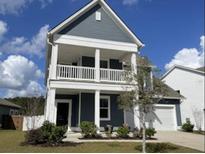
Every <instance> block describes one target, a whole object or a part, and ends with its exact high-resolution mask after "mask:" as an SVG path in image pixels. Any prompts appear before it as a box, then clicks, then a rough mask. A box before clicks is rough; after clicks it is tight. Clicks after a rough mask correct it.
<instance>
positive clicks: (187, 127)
mask: <svg viewBox="0 0 205 154" xmlns="http://www.w3.org/2000/svg"><path fill="white" fill-rule="evenodd" d="M193 128H194V125H193V124H191V122H190V121H189V120H187V122H186V123H184V124H183V125H182V130H183V131H185V132H193Z"/></svg>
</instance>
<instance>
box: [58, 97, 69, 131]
mask: <svg viewBox="0 0 205 154" xmlns="http://www.w3.org/2000/svg"><path fill="white" fill-rule="evenodd" d="M58 103H68V104H69V111H68V127H69V128H68V130H69V129H70V127H71V119H72V100H71V99H56V101H55V104H56V107H57V109H58ZM55 122H56V123H57V113H56V117H55Z"/></svg>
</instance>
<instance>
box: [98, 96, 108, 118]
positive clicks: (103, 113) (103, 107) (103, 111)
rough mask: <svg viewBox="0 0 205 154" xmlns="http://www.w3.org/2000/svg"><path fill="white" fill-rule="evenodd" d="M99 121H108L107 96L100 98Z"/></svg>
mask: <svg viewBox="0 0 205 154" xmlns="http://www.w3.org/2000/svg"><path fill="white" fill-rule="evenodd" d="M100 120H104V121H109V120H110V97H109V96H101V97H100Z"/></svg>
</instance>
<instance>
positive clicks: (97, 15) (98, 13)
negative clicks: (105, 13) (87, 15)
mask: <svg viewBox="0 0 205 154" xmlns="http://www.w3.org/2000/svg"><path fill="white" fill-rule="evenodd" d="M95 18H96V20H97V21H101V12H98V11H97V12H96V15H95Z"/></svg>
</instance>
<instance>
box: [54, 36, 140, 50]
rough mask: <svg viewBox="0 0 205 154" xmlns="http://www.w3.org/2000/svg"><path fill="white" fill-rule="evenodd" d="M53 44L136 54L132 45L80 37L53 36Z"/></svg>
mask: <svg viewBox="0 0 205 154" xmlns="http://www.w3.org/2000/svg"><path fill="white" fill-rule="evenodd" d="M54 42H55V43H57V44H68V45H76V46H84V47H91V48H97V49H109V50H119V51H125V52H126V51H127V52H138V46H137V45H136V44H134V43H125V42H118V41H108V40H102V39H94V38H86V37H81V36H72V35H59V34H55V35H54Z"/></svg>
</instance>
